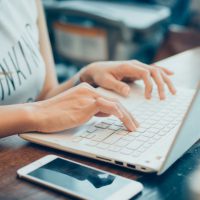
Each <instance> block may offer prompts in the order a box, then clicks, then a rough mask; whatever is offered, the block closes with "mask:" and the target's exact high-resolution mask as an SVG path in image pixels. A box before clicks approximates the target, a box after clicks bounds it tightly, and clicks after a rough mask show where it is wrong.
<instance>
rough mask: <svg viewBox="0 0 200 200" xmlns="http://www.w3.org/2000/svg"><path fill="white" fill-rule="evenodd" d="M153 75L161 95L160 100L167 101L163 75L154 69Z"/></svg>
mask: <svg viewBox="0 0 200 200" xmlns="http://www.w3.org/2000/svg"><path fill="white" fill-rule="evenodd" d="M151 75H152V78H153V79H154V81H155V83H156V85H157V88H158V93H159V96H160V99H161V100H163V99H165V91H164V90H165V87H164V81H163V78H162V76H161V73H160V71H159V70H158V69H157V68H153V69H152V70H151Z"/></svg>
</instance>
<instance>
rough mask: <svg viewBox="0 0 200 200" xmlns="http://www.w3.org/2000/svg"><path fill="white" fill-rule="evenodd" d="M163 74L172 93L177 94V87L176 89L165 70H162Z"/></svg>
mask: <svg viewBox="0 0 200 200" xmlns="http://www.w3.org/2000/svg"><path fill="white" fill-rule="evenodd" d="M161 75H162V78H163V80H164V82H165V83H166V85H167V87H168V89H169V91H170V92H171V93H172V94H176V89H175V87H174V85H173V83H172V81H171V80H170V78H169V77H168V76H167V75H166V74H165V73H164V72H162V73H161Z"/></svg>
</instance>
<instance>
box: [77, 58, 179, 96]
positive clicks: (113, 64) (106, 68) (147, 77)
mask: <svg viewBox="0 0 200 200" xmlns="http://www.w3.org/2000/svg"><path fill="white" fill-rule="evenodd" d="M172 74H173V73H172V72H171V71H169V70H168V69H165V68H162V67H158V66H155V65H146V64H143V63H141V62H139V61H136V60H130V61H109V62H95V63H92V64H90V65H88V66H87V67H85V68H84V69H83V70H82V71H81V72H80V79H81V81H83V82H88V83H89V84H96V85H98V86H101V87H104V88H106V89H110V90H113V91H115V92H117V93H119V94H121V95H124V96H128V94H129V92H130V87H129V86H128V84H127V83H126V82H129V81H135V80H140V79H142V80H143V81H144V84H145V97H146V98H147V99H150V98H151V92H152V89H153V83H152V80H154V81H155V83H156V85H157V88H158V93H159V96H160V99H165V91H164V89H165V87H164V86H165V84H166V85H167V86H168V88H169V90H170V92H171V93H172V94H175V93H176V90H175V88H174V86H173V84H172V82H171V80H170V79H169V75H172Z"/></svg>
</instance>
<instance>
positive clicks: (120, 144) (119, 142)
mask: <svg viewBox="0 0 200 200" xmlns="http://www.w3.org/2000/svg"><path fill="white" fill-rule="evenodd" d="M128 143H129V141H127V140H123V139H120V140H118V141H117V142H116V143H115V145H117V146H120V147H123V146H126V145H127V144H128Z"/></svg>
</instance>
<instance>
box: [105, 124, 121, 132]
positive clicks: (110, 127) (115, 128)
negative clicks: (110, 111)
mask: <svg viewBox="0 0 200 200" xmlns="http://www.w3.org/2000/svg"><path fill="white" fill-rule="evenodd" d="M108 128H109V129H110V130H114V131H118V130H119V129H120V128H121V127H119V126H116V125H114V124H112V125H111V126H109V127H108Z"/></svg>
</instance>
